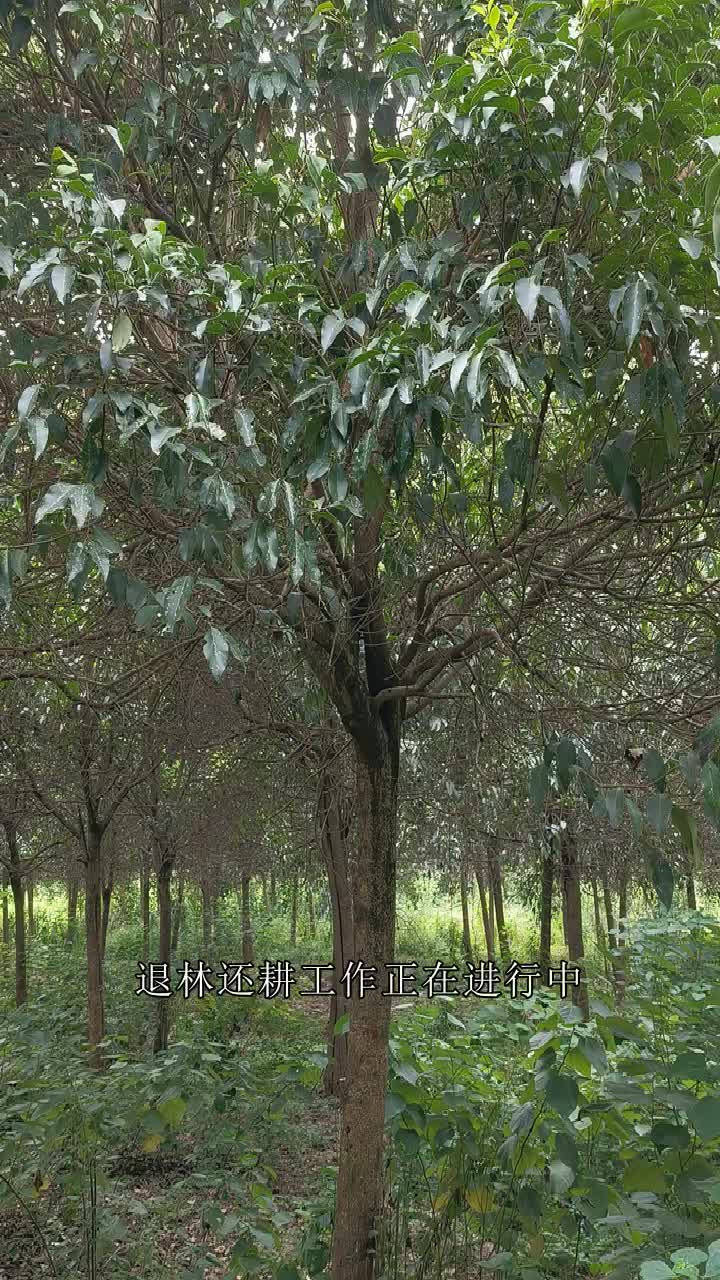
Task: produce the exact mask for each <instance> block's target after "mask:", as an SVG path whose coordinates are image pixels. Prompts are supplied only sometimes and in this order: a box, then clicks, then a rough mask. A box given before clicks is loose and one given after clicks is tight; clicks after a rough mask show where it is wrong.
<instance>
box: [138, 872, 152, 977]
mask: <svg viewBox="0 0 720 1280" xmlns="http://www.w3.org/2000/svg"><path fill="white" fill-rule="evenodd" d="M140 916H141V919H142V938H143V941H142V958H143V961H144V962H145V964H147V963H148V960H149V959H150V864H149V861H148V856H147V854H146V853H143V862H142V870H141V872H140Z"/></svg>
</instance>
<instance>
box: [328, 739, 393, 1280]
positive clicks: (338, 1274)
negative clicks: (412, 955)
mask: <svg viewBox="0 0 720 1280" xmlns="http://www.w3.org/2000/svg"><path fill="white" fill-rule="evenodd" d="M384 726H385V730H386V734H387V737H386V742H387V747H386V751H385V753H384V755H383V757H382V758H381V759H379V760H373V761H372V762H370V761H369V760H368V759H367V757H365V756H363V754H362V753H361V751H360V749H359V748H356V805H355V813H356V822H357V843H356V848H355V851H354V860H353V868H352V884H353V916H354V930H355V957H354V958H355V961H358V960H362V961H363V962H364V963H365V964H366V965H371V966H376V967H377V989H376V990H370V991H368V992H366V994H365V996H364V998H363V999H359V997H358V987H357V984H355V985H354V987H353V994H352V998H351V1001H350V1044H349V1079H348V1088H347V1091H346V1093H345V1098H344V1102H343V1108H342V1118H341V1123H340V1155H339V1168H338V1179H337V1197H336V1216H335V1230H334V1233H333V1245H332V1263H331V1274H332V1276H333V1280H371V1277H372V1274H373V1266H374V1261H375V1248H376V1233H377V1230H378V1228H379V1225H380V1217H381V1213H382V1207H383V1168H382V1157H383V1134H384V1118H385V1093H386V1090H387V1075H388V1040H389V1034H390V1014H391V1004H392V1001H391V1000H390V999H389V997H388V996H383V995H382V989H383V985H384V980H385V976H386V971H385V965H386V964H387V963H388V962H389V961H391V960H392V958H393V954H394V944H395V877H396V842H397V807H398V756H399V732H398V729H397V725H396V722H395V720H394V718H390V720H389V723H388V721H384Z"/></svg>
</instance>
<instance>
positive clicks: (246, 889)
mask: <svg viewBox="0 0 720 1280" xmlns="http://www.w3.org/2000/svg"><path fill="white" fill-rule="evenodd" d="M241 898H242V908H241V914H242V959H243V964H254V963H255V942H254V938H253V929H252V920H251V918H250V876H249V875H248V874H247V872H244V873H243V877H242V884H241Z"/></svg>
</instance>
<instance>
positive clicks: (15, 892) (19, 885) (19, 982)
mask: <svg viewBox="0 0 720 1280" xmlns="http://www.w3.org/2000/svg"><path fill="white" fill-rule="evenodd" d="M3 826H4V828H5V839H6V841H7V847H8V853H9V855H10V889H11V891H12V896H13V905H14V907H15V1004H16V1005H17V1006H18V1008H19V1007H20V1005H21V1004H25V1001H26V1000H27V998H28V979H27V946H26V938H25V886H24V884H23V876H22V863H21V859H20V850H19V849H18V840H17V828H16V826H15V823H14V822H11V821H9V822H5V823H3Z"/></svg>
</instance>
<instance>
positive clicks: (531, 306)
mask: <svg viewBox="0 0 720 1280" xmlns="http://www.w3.org/2000/svg"><path fill="white" fill-rule="evenodd" d="M515 297H516V298H517V301H518V306H519V307H520V309H521V311H522V312H523V315H524V316H525V319H526V320H527V322H528V324H532V321H533V318H534V316H535V311H536V309H537V304H538V298H539V297H540V285H539V284H538V283H537V281H536V280H533V279H532V278H531V277H530V276H526V277H525V278H524V279H523V280H516V282H515Z"/></svg>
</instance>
